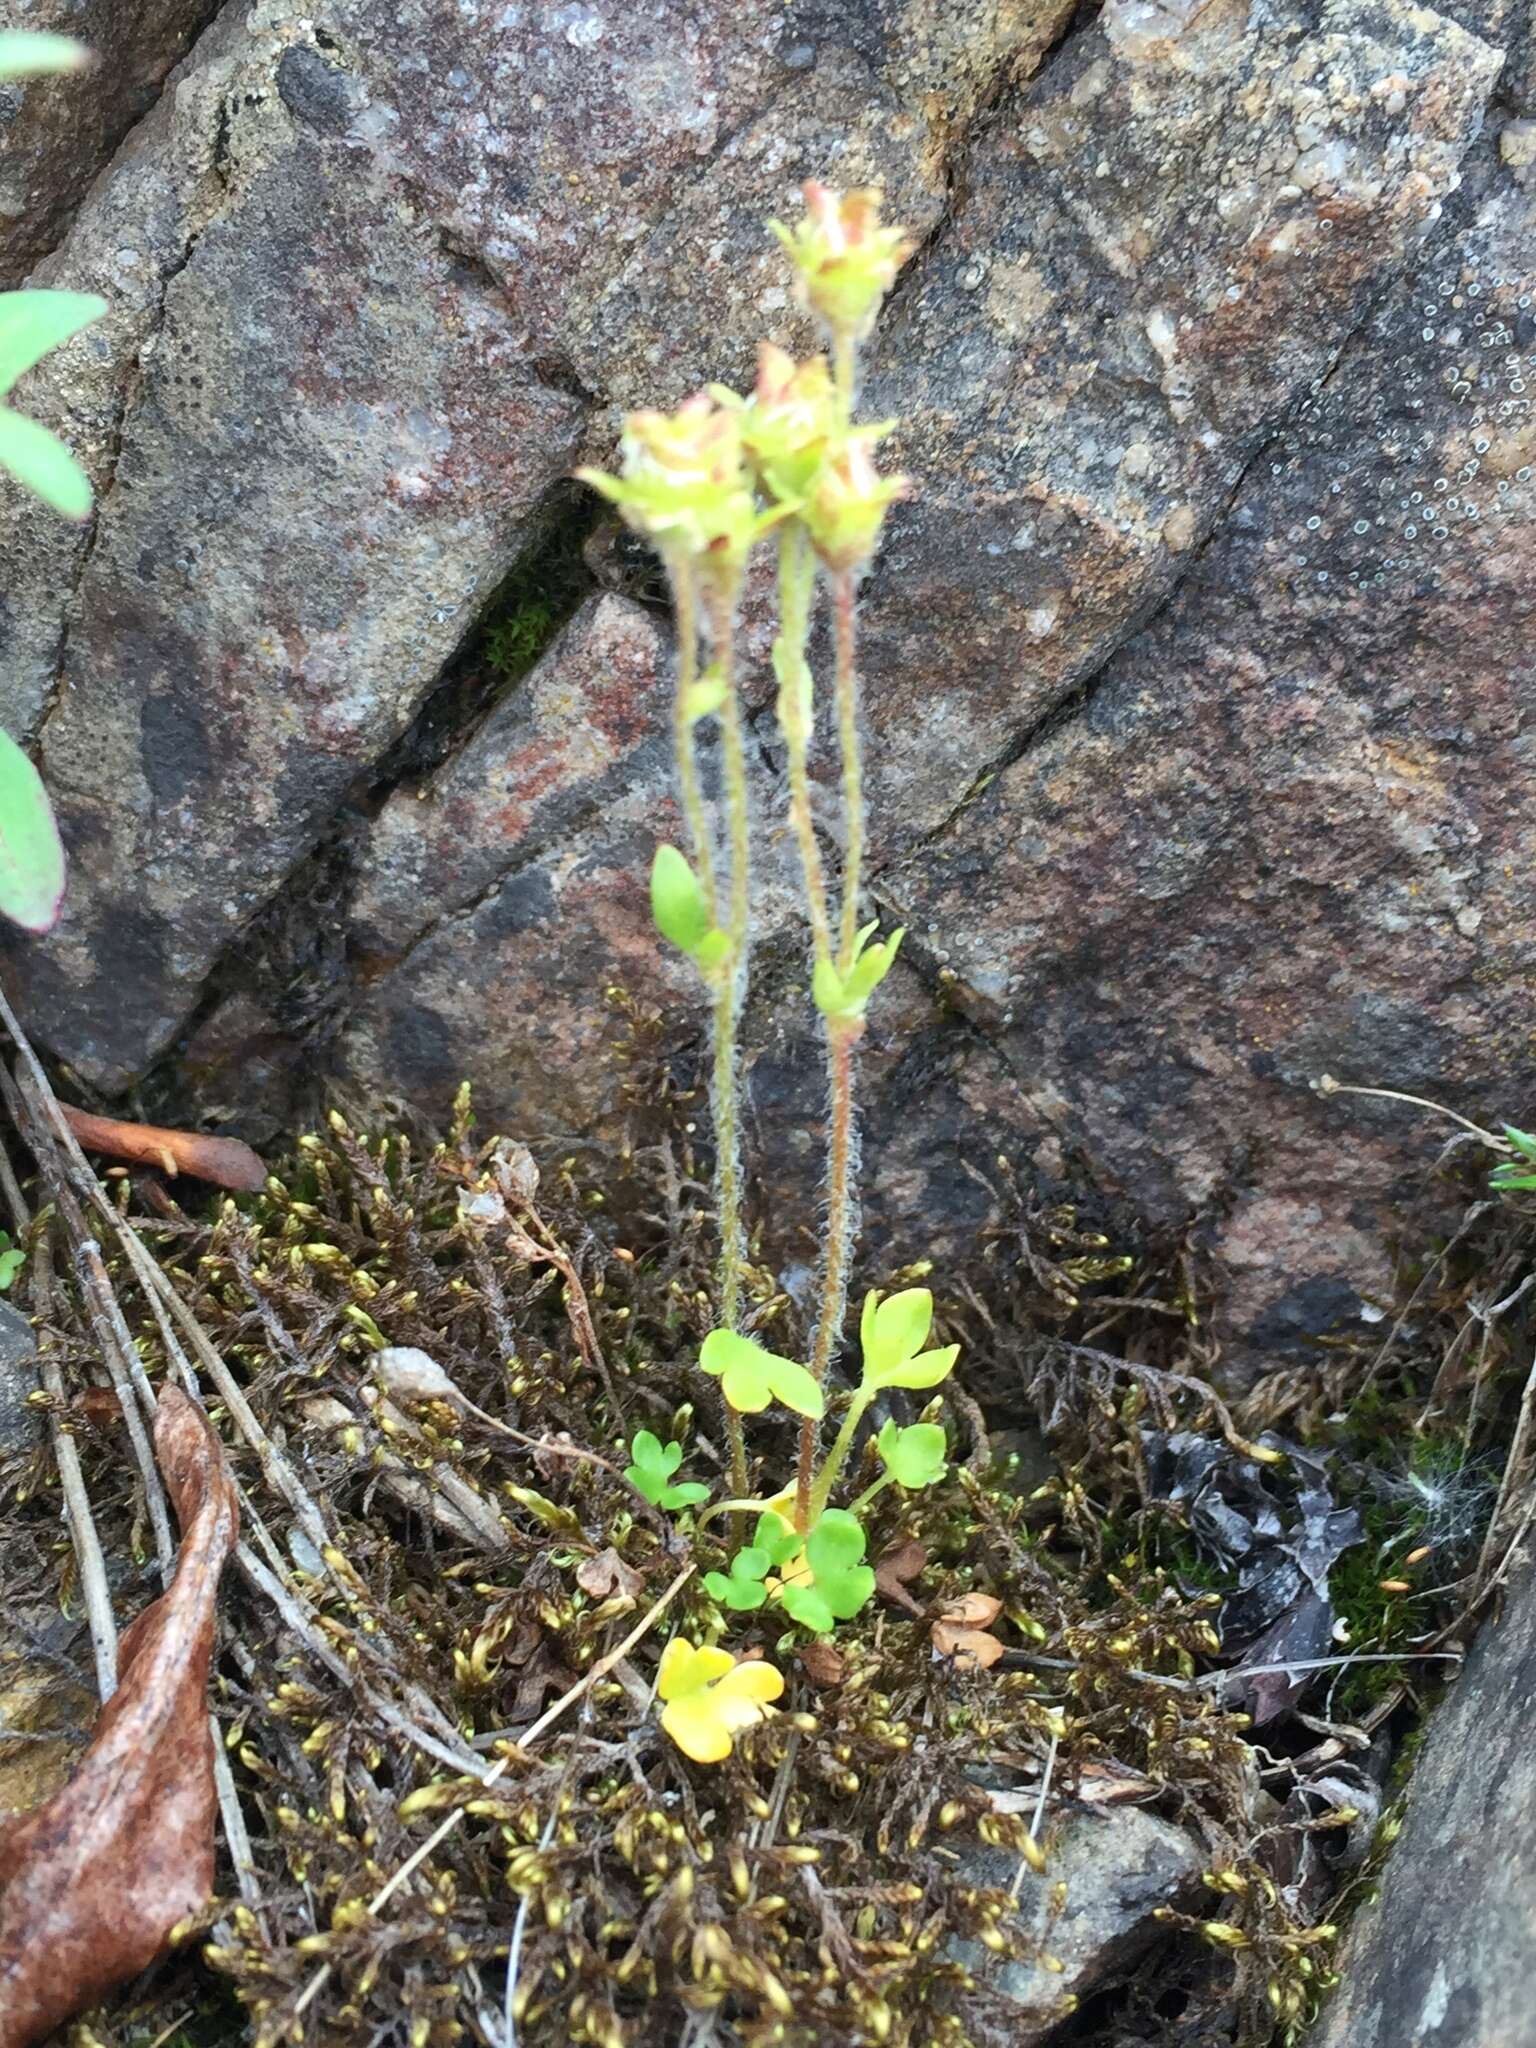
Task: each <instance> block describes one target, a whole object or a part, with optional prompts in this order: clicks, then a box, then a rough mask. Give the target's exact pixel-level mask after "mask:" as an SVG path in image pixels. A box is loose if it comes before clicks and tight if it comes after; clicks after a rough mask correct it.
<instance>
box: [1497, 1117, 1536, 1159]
mask: <svg viewBox="0 0 1536 2048" xmlns="http://www.w3.org/2000/svg"><path fill="white" fill-rule="evenodd" d="M1504 1135H1505V1137H1506V1138H1508V1140H1509V1142H1510V1143H1511V1145H1513V1146H1514V1148H1515V1150H1516V1151H1517V1152H1523V1153H1524V1154H1525V1156H1526V1158H1527V1159H1531V1160H1536V1137H1533V1136H1532V1134H1531V1133H1530V1132H1529V1131H1517V1130H1516V1129H1515V1127H1514V1125H1513V1124H1506V1125H1505V1126H1504Z"/></svg>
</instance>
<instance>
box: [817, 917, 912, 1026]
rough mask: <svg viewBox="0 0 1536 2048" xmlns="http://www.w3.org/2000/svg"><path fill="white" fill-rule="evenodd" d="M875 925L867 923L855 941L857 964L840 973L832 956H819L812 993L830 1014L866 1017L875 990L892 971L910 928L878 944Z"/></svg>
mask: <svg viewBox="0 0 1536 2048" xmlns="http://www.w3.org/2000/svg"><path fill="white" fill-rule="evenodd" d="M874 929H875V927H874V926H873V925H872V924H867V925H865V927H864V929H863V931H861V932H860V933H859V935H858V938H857V940H856V941H855V943H854V956H853V965H852V966H851V967H850V968H849V969H848V971H847V973H846V974H842V973H839V971H838V969H837V968H836V967H834V966H833V964H832V962H831V961H830V960H818V961H817V962H816V965H815V967H814V969H813V970H812V973H811V994H812V996H813V997H814V998H815V1001H816V1007H817V1009H818V1010H820V1011H821V1012H822V1014H823V1015H824V1016H827V1017H841V1018H852V1017H862V1016H863V1014H864V1011H865V1007H866V1005H867V1004H868V1002H869V999H870V997H871V996H872V995H873V994H874V992H875V990H876V989H877V988H878V987H879V986H880V983H881V982H882V981H884V979H885V977H886V976H887V975H888V974H889V973H890V971H891V968H892V966H893V964H894V963H895V959H896V955H897V954H898V953H899V952H900V950H901V942H902V940H903V939H904V938H905V937H906V928H905V926H903V927H902V928H901V929H900V930H898V931H894V932H892V933H891V936H890V937H889V938H888V939H883V940H881V941H880V942H879V943H878V944H877V945H873V946H872V945H870V943H869V940H870V937H871V935H872V933H873V932H874Z"/></svg>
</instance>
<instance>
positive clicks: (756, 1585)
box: [704, 1572, 768, 1614]
mask: <svg viewBox="0 0 1536 2048" xmlns="http://www.w3.org/2000/svg"><path fill="white" fill-rule="evenodd" d="M704 1588H705V1591H706V1592H707V1593H708V1594H709V1596H710V1598H711V1599H713V1600H718V1601H719V1603H720V1605H721V1606H722V1607H729V1608H731V1609H732V1610H733V1611H734V1612H735V1613H737V1614H750V1613H751V1612H752V1611H753V1609H754V1608H758V1607H764V1606H766V1605H767V1602H768V1588H767V1587H766V1586H765V1585H763V1584H761V1583H760V1582H754V1581H753V1580H751V1579H738V1578H737V1577H736V1576H735V1574H734V1573H733V1574H732V1575H731V1577H730V1578H727V1577H726V1576H725V1574H724V1572H706V1573H705V1574H704Z"/></svg>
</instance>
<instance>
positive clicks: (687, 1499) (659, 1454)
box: [624, 1429, 709, 1508]
mask: <svg viewBox="0 0 1536 2048" xmlns="http://www.w3.org/2000/svg"><path fill="white" fill-rule="evenodd" d="M629 1455H630V1457H631V1458H632V1459H633V1461H634V1462H633V1463H632V1464H630V1465H627V1466H626V1467H625V1469H624V1477H625V1478H626V1479H627V1480H628V1481H629V1483H630V1485H631V1486H633V1487H636V1488H637V1489H638V1490H639V1491H640V1492H641V1493H643V1494H644V1495H645V1497H646V1499H647V1500H648V1501H649V1502H650V1503H651V1505H652V1506H653V1507H658V1508H691V1507H696V1506H697V1505H698V1503H699V1502H700V1501H701V1500H708V1498H709V1488H708V1487H707V1486H700V1485H699V1483H698V1481H697V1480H694V1479H689V1480H685V1481H684V1482H683V1483H682V1485H680V1486H673V1485H672V1484H671V1483H670V1482H671V1479H672V1474H673V1473H674V1472H675V1471H676V1470H677V1468H678V1466H679V1465H680V1464H681V1463H682V1462H683V1447H682V1445H681V1444H680V1443H669V1444H663V1443H662V1441H661V1439H660V1437H658V1436H656V1435H654V1434H653V1433H652V1432H651V1431H650V1430H648V1429H641V1430H637V1431H636V1432H635V1436H634V1440H633V1442H632V1443H631V1444H630V1447H629Z"/></svg>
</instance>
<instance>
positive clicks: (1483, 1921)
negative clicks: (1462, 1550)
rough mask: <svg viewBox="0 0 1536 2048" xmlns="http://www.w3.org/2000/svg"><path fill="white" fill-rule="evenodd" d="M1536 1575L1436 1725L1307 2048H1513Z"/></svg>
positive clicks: (1483, 1639) (1524, 1983) (1526, 1857)
mask: <svg viewBox="0 0 1536 2048" xmlns="http://www.w3.org/2000/svg"><path fill="white" fill-rule="evenodd" d="M1533 1691H1536V1577H1533V1575H1532V1572H1531V1567H1530V1563H1529V1561H1526V1562H1525V1563H1524V1564H1523V1565H1520V1566H1519V1567H1517V1576H1516V1577H1515V1579H1514V1582H1513V1583H1512V1585H1511V1588H1510V1591H1509V1595H1508V1604H1507V1607H1506V1610H1505V1613H1504V1616H1503V1618H1502V1620H1501V1621H1499V1622H1497V1623H1489V1624H1486V1625H1485V1626H1484V1627H1483V1629H1482V1630H1481V1631H1480V1633H1479V1635H1478V1638H1477V1641H1476V1643H1475V1644H1474V1645H1473V1648H1472V1651H1471V1654H1470V1656H1469V1657H1468V1659H1467V1662H1466V1666H1465V1668H1464V1670H1463V1672H1462V1674H1461V1676H1460V1678H1458V1679H1457V1681H1456V1685H1455V1688H1454V1690H1453V1691H1452V1693H1451V1695H1450V1698H1449V1699H1448V1700H1447V1701H1446V1703H1445V1704H1444V1705H1443V1706H1442V1707H1440V1708H1439V1709H1438V1710H1437V1712H1436V1714H1435V1716H1434V1719H1433V1720H1432V1721H1431V1722H1430V1725H1429V1733H1428V1735H1427V1737H1426V1739H1425V1742H1424V1747H1423V1749H1422V1750H1421V1752H1420V1754H1419V1757H1418V1760H1417V1761H1416V1763H1415V1764H1414V1768H1413V1776H1412V1778H1411V1779H1410V1781H1409V1788H1408V1809H1407V1816H1406V1819H1405V1820H1404V1823H1403V1830H1402V1833H1401V1834H1400V1835H1399V1836H1398V1838H1397V1840H1396V1842H1395V1843H1394V1844H1393V1847H1392V1851H1391V1854H1390V1855H1389V1857H1388V1859H1387V1863H1386V1868H1385V1870H1384V1871H1383V1873H1382V1877H1381V1881H1380V1886H1379V1894H1378V1897H1377V1899H1376V1900H1375V1902H1374V1903H1371V1904H1366V1905H1362V1906H1361V1908H1360V1909H1359V1911H1358V1913H1357V1914H1356V1916H1355V1918H1354V1921H1353V1923H1352V1925H1351V1927H1350V1930H1349V1933H1348V1935H1347V1937H1346V1938H1345V1941H1344V1944H1343V1947H1342V1949H1341V1951H1340V1955H1339V1960H1338V1962H1337V1964H1336V1966H1335V1967H1336V1968H1337V1969H1338V1971H1339V1973H1340V1979H1341V1981H1340V1983H1339V1987H1338V1989H1337V1990H1336V1991H1335V1992H1334V1993H1333V1996H1332V1998H1331V1999H1330V2001H1329V2003H1328V2005H1327V2006H1326V2007H1325V2008H1324V2011H1323V2015H1322V2018H1321V2020H1320V2021H1319V2022H1318V2024H1317V2026H1316V2027H1314V2028H1313V2030H1312V2031H1311V2033H1310V2034H1309V2035H1308V2036H1307V2040H1308V2048H1375V2044H1377V2043H1381V2044H1382V2048H1385V2044H1386V2043H1388V2042H1391V2043H1392V2044H1393V2048H1512V2044H1513V2043H1515V2042H1517V2041H1526V2040H1529V2038H1530V2034H1531V1974H1532V1971H1533V1969H1536V1927H1533V1924H1532V1916H1531V1899H1532V1897H1533V1896H1536V1837H1533V1835H1532V1832H1531V1825H1530V1817H1531V1811H1532V1807H1533V1805H1536V1765H1533V1761H1532V1753H1531V1740H1530V1706H1531V1698H1532V1694H1533Z"/></svg>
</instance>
